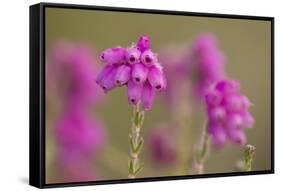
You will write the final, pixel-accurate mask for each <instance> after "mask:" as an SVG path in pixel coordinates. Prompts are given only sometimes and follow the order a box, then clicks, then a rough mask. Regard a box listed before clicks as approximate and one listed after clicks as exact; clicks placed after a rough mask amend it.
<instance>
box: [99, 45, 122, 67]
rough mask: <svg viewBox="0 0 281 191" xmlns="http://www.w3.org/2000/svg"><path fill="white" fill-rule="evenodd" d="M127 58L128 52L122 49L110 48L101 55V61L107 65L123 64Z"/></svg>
mask: <svg viewBox="0 0 281 191" xmlns="http://www.w3.org/2000/svg"><path fill="white" fill-rule="evenodd" d="M125 56H126V50H125V49H124V48H122V47H115V48H108V49H106V50H104V51H103V52H102V53H101V56H100V58H101V60H102V61H103V62H105V63H107V64H121V63H122V62H123V61H124V59H125Z"/></svg>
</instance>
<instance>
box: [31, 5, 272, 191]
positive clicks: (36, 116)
mask: <svg viewBox="0 0 281 191" xmlns="http://www.w3.org/2000/svg"><path fill="white" fill-rule="evenodd" d="M47 7H54V8H69V9H83V10H102V11H114V12H134V13H152V14H164V15H182V16H198V17H214V18H227V19H247V20H262V21H269V22H270V23H271V169H270V170H261V171H250V172H230V173H215V174H203V175H185V176H166V177H155V178H137V179H119V180H102V181H89V182H71V183H56V184H46V182H45V162H46V161H45V9H46V8H47ZM29 11H30V17H29V18H30V37H29V38H30V82H29V83H30V100H29V101H30V113H29V116H30V129H29V133H30V134H29V150H30V151H29V152H30V153H29V184H30V185H32V186H35V187H38V188H52V187H65V186H84V185H99V184H115V183H132V182H147V181H163V180H177V179H192V178H210V177H226V176H243V175H257V174H271V173H274V17H262V16H249V15H230V14H217V13H195V12H183V11H167V10H152V9H133V8H120V7H102V6H89V5H73V4H55V3H39V4H36V5H32V6H30V10H29Z"/></svg>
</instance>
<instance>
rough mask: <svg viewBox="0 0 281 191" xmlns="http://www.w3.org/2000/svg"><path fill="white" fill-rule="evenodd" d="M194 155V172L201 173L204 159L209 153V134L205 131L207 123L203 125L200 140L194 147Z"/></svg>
mask: <svg viewBox="0 0 281 191" xmlns="http://www.w3.org/2000/svg"><path fill="white" fill-rule="evenodd" d="M195 149H196V150H195V156H194V163H193V168H194V172H195V173H196V174H203V173H204V163H205V161H206V158H207V156H208V154H209V152H210V151H209V150H210V141H209V136H208V133H207V123H206V124H205V125H204V128H203V131H202V134H201V138H200V142H199V144H198V146H197V148H195Z"/></svg>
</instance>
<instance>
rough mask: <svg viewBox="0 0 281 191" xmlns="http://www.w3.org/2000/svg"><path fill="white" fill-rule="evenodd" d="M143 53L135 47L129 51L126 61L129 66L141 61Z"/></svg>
mask: <svg viewBox="0 0 281 191" xmlns="http://www.w3.org/2000/svg"><path fill="white" fill-rule="evenodd" d="M140 55H141V52H140V51H139V50H138V49H137V48H135V47H133V48H128V49H127V54H126V60H127V62H128V63H129V64H136V63H138V62H139V60H140Z"/></svg>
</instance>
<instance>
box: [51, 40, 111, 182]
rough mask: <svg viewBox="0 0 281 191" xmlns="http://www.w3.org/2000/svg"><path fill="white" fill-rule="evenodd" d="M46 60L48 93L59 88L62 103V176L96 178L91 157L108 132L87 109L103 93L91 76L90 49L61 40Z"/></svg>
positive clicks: (59, 152) (59, 134) (57, 126)
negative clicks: (89, 114)
mask: <svg viewBox="0 0 281 191" xmlns="http://www.w3.org/2000/svg"><path fill="white" fill-rule="evenodd" d="M47 61H48V62H47V66H46V67H47V74H46V77H47V88H48V95H49V96H50V95H52V91H51V90H54V91H53V92H55V93H57V92H58V95H57V96H58V97H56V98H58V99H59V100H60V102H61V103H62V104H61V109H60V110H61V113H60V114H59V115H58V117H57V119H56V122H55V127H54V135H55V138H56V142H57V144H58V145H57V164H58V167H59V169H60V172H61V173H62V175H63V176H61V177H63V179H64V181H68V180H69V181H89V180H93V179H95V178H96V174H95V173H94V172H93V169H92V162H93V160H92V159H93V157H95V156H96V155H97V151H98V150H100V149H101V148H102V147H103V145H104V144H105V137H106V136H105V129H104V127H103V125H102V124H101V123H100V122H99V120H97V119H95V118H94V116H88V112H87V110H88V107H89V104H97V103H98V102H99V100H100V98H101V95H102V91H101V90H100V88H99V87H98V86H97V84H96V83H95V80H94V79H93V78H92V76H93V75H96V74H97V65H96V63H95V62H94V59H93V57H92V52H91V49H90V48H88V47H87V46H85V45H73V44H68V43H66V42H59V43H56V44H55V45H54V47H53V48H52V49H51V51H50V54H49V55H48V60H47ZM47 103H48V102H47ZM48 106H50V105H48ZM47 108H51V107H47Z"/></svg>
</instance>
